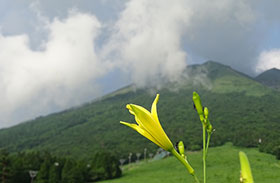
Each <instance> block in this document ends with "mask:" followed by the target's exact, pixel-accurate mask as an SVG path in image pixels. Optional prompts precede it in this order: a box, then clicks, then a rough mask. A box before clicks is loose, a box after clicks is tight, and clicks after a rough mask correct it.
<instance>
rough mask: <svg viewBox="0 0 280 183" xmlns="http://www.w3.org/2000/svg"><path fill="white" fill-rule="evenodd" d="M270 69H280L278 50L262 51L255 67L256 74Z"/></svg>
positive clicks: (279, 52) (279, 51)
mask: <svg viewBox="0 0 280 183" xmlns="http://www.w3.org/2000/svg"><path fill="white" fill-rule="evenodd" d="M272 68H277V69H280V49H273V50H269V51H263V52H262V53H261V54H260V56H259V58H258V63H257V66H256V72H257V73H261V72H263V71H266V70H268V69H272Z"/></svg>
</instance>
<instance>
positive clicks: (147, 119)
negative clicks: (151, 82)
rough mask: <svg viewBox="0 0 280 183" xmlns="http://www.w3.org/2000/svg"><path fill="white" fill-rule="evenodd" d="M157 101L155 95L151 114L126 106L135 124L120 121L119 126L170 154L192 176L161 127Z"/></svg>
mask: <svg viewBox="0 0 280 183" xmlns="http://www.w3.org/2000/svg"><path fill="white" fill-rule="evenodd" d="M158 99H159V94H157V96H156V98H155V100H154V102H153V104H152V108H151V112H149V111H148V110H147V109H145V108H143V107H141V106H139V105H135V104H127V105H126V108H127V109H128V110H129V112H130V113H131V114H133V115H134V116H135V121H136V123H137V124H132V123H127V122H123V121H121V124H124V125H126V126H128V127H130V128H132V129H134V130H136V131H137V132H138V133H140V134H141V135H143V136H144V137H146V138H147V139H149V140H150V141H152V142H153V143H155V144H156V145H158V146H159V147H161V148H162V149H164V150H166V151H169V152H171V153H172V154H173V155H174V156H175V157H176V158H177V159H178V160H179V161H180V162H181V163H182V164H183V165H184V166H185V167H186V168H187V170H188V171H189V173H190V174H191V175H193V176H194V170H193V168H192V167H191V165H190V164H189V162H188V161H187V160H186V159H184V158H183V157H182V156H181V155H180V154H179V153H178V152H177V151H176V150H175V148H174V146H173V144H172V143H171V141H170V140H169V138H168V136H167V135H166V134H165V132H164V130H163V129H162V127H161V124H160V122H159V119H158V115H157V103H158Z"/></svg>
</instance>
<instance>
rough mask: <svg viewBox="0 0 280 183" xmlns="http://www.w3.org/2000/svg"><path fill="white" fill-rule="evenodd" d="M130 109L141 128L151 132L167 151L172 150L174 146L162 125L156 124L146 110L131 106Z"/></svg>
mask: <svg viewBox="0 0 280 183" xmlns="http://www.w3.org/2000/svg"><path fill="white" fill-rule="evenodd" d="M130 108H131V109H132V111H133V112H134V113H135V116H136V117H137V118H138V119H137V120H138V121H137V122H139V126H140V127H141V128H143V129H145V130H146V131H147V132H149V133H150V134H151V135H152V136H153V137H154V138H155V139H156V140H157V141H158V142H160V143H161V144H162V145H163V146H164V148H163V149H165V150H170V149H172V148H173V145H172V143H171V141H170V140H169V138H168V137H167V135H166V134H165V132H164V131H163V129H162V127H161V125H160V123H158V122H156V121H155V119H154V118H153V117H152V114H151V113H150V112H149V111H148V110H147V109H145V108H143V107H141V106H138V105H134V104H130Z"/></svg>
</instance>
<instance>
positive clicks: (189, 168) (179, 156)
mask: <svg viewBox="0 0 280 183" xmlns="http://www.w3.org/2000/svg"><path fill="white" fill-rule="evenodd" d="M170 152H171V153H172V154H173V155H174V156H175V157H176V158H177V159H178V160H179V161H180V162H181V163H182V164H183V165H184V166H185V167H186V168H187V170H188V172H189V173H190V174H191V175H192V176H193V177H194V180H195V182H196V183H200V182H199V180H198V178H197V177H196V175H195V172H194V169H193V168H192V167H191V165H190V163H189V162H188V160H187V159H185V158H183V157H182V156H181V155H180V154H179V153H178V152H177V151H176V150H175V149H174V148H173V149H172V150H170Z"/></svg>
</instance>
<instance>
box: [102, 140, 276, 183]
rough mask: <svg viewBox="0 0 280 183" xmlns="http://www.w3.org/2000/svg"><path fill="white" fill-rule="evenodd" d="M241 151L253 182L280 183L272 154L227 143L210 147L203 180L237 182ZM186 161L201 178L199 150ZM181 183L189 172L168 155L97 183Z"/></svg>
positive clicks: (189, 180) (189, 154)
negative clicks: (246, 161)
mask: <svg viewBox="0 0 280 183" xmlns="http://www.w3.org/2000/svg"><path fill="white" fill-rule="evenodd" d="M240 150H242V151H244V152H245V153H246V154H247V156H248V158H249V161H250V164H251V169H252V173H253V176H254V181H255V182H261V183H278V182H280V174H279V172H280V161H279V160H278V161H277V160H276V159H275V158H274V157H273V156H271V155H268V154H265V153H260V152H258V150H257V149H248V148H237V147H234V146H232V145H231V144H226V145H224V146H220V147H215V148H210V149H209V154H208V159H207V182H209V183H218V182H227V183H238V182H239V176H240V165H239V157H238V152H239V151H240ZM187 156H188V160H189V161H190V163H191V164H192V166H193V167H194V169H195V171H196V172H197V174H198V177H199V178H200V181H202V175H203V173H202V160H201V159H202V152H201V151H198V152H188V154H187ZM107 182H108V183H109V182H110V183H131V182H133V183H143V182H145V183H162V182H168V183H173V182H174V183H183V182H194V181H193V178H192V177H191V175H189V174H188V173H187V171H186V169H185V168H184V167H183V166H182V165H181V164H180V163H179V161H177V159H176V158H174V157H170V158H166V159H163V160H159V161H151V162H147V163H145V162H141V163H138V164H137V163H135V164H131V165H127V166H125V167H124V172H123V176H122V177H121V178H119V179H115V180H109V181H102V182H100V183H107Z"/></svg>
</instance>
